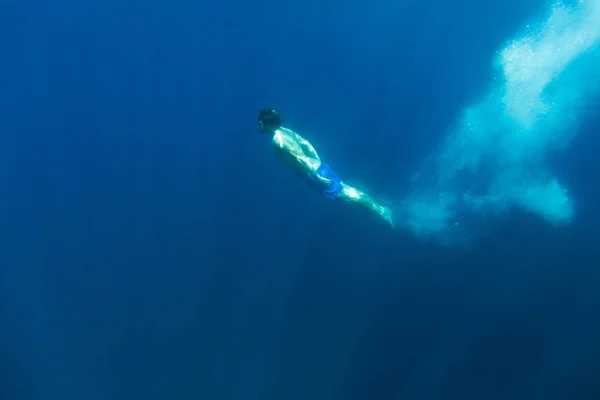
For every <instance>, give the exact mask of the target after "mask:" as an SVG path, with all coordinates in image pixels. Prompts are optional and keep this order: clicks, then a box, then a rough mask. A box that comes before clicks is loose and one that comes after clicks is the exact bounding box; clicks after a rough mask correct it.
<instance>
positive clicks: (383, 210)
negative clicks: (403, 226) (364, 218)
mask: <svg viewBox="0 0 600 400" xmlns="http://www.w3.org/2000/svg"><path fill="white" fill-rule="evenodd" d="M342 188H343V189H342V191H341V192H340V193H339V194H338V198H339V199H340V200H344V201H346V202H348V203H354V204H358V205H359V206H360V207H362V208H365V209H367V210H370V211H373V212H375V213H376V214H377V215H379V216H380V217H381V218H383V219H384V220H385V221H386V222H387V223H388V224H389V225H390V226H393V223H392V214H391V211H390V209H389V208H387V207H383V206H381V205H379V204H377V203H376V202H375V200H373V199H372V198H371V197H370V196H369V195H368V194H366V193H365V192H362V191H360V190H358V189H356V188H353V187H352V186H348V185H346V184H345V183H343V182H342Z"/></svg>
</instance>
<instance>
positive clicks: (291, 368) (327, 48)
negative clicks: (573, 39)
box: [0, 0, 600, 400]
mask: <svg viewBox="0 0 600 400" xmlns="http://www.w3.org/2000/svg"><path fill="white" fill-rule="evenodd" d="M398 3H399V2H396V1H389V0H386V1H378V2H374V3H368V2H348V1H341V0H333V1H322V0H303V1H296V2H290V1H274V0H257V1H251V2H250V1H247V2H239V1H238V2H236V1H233V0H224V1H221V2H208V1H194V2H192V1H189V0H185V1H172V2H166V1H163V2H156V1H141V0H138V1H132V2H122V1H117V0H104V1H99V0H95V1H93V2H92V1H74V0H72V1H58V2H41V1H39V2H38V1H33V0H27V1H17V0H3V1H1V2H0V188H1V195H0V226H1V230H0V398H1V399H3V400H4V399H6V400H29V399H40V400H45V399H61V400H70V399H73V400H81V399H89V400H95V399H112V400H120V399H123V400H124V399H138V398H139V399H166V398H173V399H217V400H222V399H244V400H246V399H267V400H271V399H273V400H280V399H286V400H295V399H298V400H306V399H344V400H354V399H356V400H358V399H383V400H385V399H400V398H402V399H461V400H464V399H477V400H480V399H487V400H493V399H544V400H549V399H595V400H597V399H598V398H600V384H599V383H598V379H597V378H598V376H599V375H598V374H600V372H599V371H600V362H599V360H600V313H599V311H598V309H600V291H599V290H598V288H599V287H600V272H599V271H598V267H599V266H600V263H599V262H598V259H599V256H600V254H599V253H600V247H599V246H598V239H597V238H598V235H599V234H600V229H599V228H598V224H599V223H600V216H599V215H600V213H599V212H598V211H597V207H596V203H597V202H598V201H600V195H599V194H598V191H597V189H596V186H597V182H600V168H598V167H597V161H596V160H597V155H596V154H597V152H596V151H595V149H597V147H598V146H597V142H593V140H594V137H593V134H594V133H595V132H597V131H598V126H600V121H593V120H592V121H589V122H588V124H587V125H586V126H585V127H584V130H583V132H582V133H581V135H580V136H579V137H578V139H577V140H576V141H575V143H574V144H573V146H572V147H571V149H570V151H569V153H568V154H567V155H566V157H562V158H560V159H559V160H557V163H558V164H559V168H560V171H561V174H563V175H564V176H568V181H569V182H570V183H571V185H572V191H573V194H574V196H575V198H576V199H577V201H578V218H577V220H576V222H575V223H574V224H573V225H571V226H570V227H568V228H563V229H556V228H552V227H550V226H548V225H547V224H545V223H543V222H540V221H538V220H537V219H535V218H533V217H529V216H527V215H513V216H509V217H508V218H507V219H504V220H501V221H497V225H496V227H495V229H494V230H493V233H492V234H491V235H489V236H488V237H486V238H485V239H484V240H482V241H481V242H480V243H479V244H478V245H477V246H476V247H474V248H471V249H467V250H464V249H463V250H452V249H443V248H438V247H435V246H433V245H430V244H427V243H423V242H420V241H418V240H416V239H414V238H412V237H410V236H408V235H407V234H404V233H398V232H390V231H389V230H388V229H386V227H385V226H383V224H382V223H380V222H379V221H377V220H375V219H374V218H372V217H371V216H369V215H366V214H364V213H361V212H360V211H359V210H356V209H354V208H352V207H347V206H345V205H343V204H338V203H331V202H329V201H327V200H325V199H322V198H321V197H319V196H318V195H317V194H315V193H313V192H312V191H311V190H310V188H309V187H308V186H307V185H305V184H303V183H302V182H300V181H298V180H297V179H296V177H295V176H294V175H293V174H292V173H290V172H289V171H287V170H285V169H284V168H282V167H281V165H280V164H279V162H278V161H277V160H276V159H274V157H273V156H272V152H271V150H270V148H269V143H268V140H267V139H266V138H265V137H261V136H260V134H259V133H258V131H257V129H256V115H257V112H258V111H259V110H260V109H261V108H263V107H267V106H268V107H277V108H279V109H281V111H282V112H283V113H284V117H285V118H286V121H287V125H288V126H289V127H292V128H294V129H297V130H298V131H299V132H300V133H301V134H303V135H305V136H306V137H308V138H309V139H310V140H311V141H312V142H313V143H314V144H315V145H316V146H317V149H318V150H319V152H320V153H321V154H322V155H323V156H324V157H325V158H326V159H327V160H328V161H329V162H330V163H331V164H333V165H334V167H335V168H336V169H337V170H338V171H339V173H340V174H341V175H342V176H343V177H344V178H346V177H347V178H348V180H350V181H352V182H354V183H357V184H358V185H363V186H368V187H369V188H370V190H371V191H372V192H373V193H374V194H379V197H380V198H383V199H384V200H387V201H388V202H392V203H393V202H395V201H398V200H399V199H400V198H401V196H402V194H403V193H404V192H405V190H406V188H407V186H408V183H409V178H410V175H411V173H412V172H413V171H414V170H415V169H416V168H417V167H418V165H419V162H420V161H421V160H422V159H423V158H424V157H425V156H426V155H427V154H428V153H429V152H430V151H431V150H432V149H433V147H434V146H435V144H436V143H437V142H438V141H439V140H440V138H442V137H443V135H444V133H445V132H446V130H447V128H448V126H450V125H452V124H453V123H454V122H455V120H456V117H457V116H458V115H459V113H460V111H461V110H462V108H463V107H464V106H465V105H466V104H468V103H469V102H470V101H472V99H473V98H475V97H476V96H478V95H480V94H481V93H483V91H484V90H485V89H486V87H487V85H488V83H489V81H490V79H491V77H492V74H493V70H492V67H491V66H492V60H493V57H494V52H495V51H496V50H497V49H498V48H499V47H501V46H502V44H503V43H504V42H505V41H506V40H507V39H509V38H511V37H513V36H514V35H515V34H517V33H518V32H519V29H520V28H522V27H523V24H524V23H525V22H526V21H527V20H528V18H530V17H532V16H534V15H535V14H536V13H539V12H540V11H541V10H543V9H544V7H546V4H545V2H541V1H530V2H522V1H517V0H515V1H512V2H487V1H475V0H458V1H452V2H448V1H444V2H440V1H412V2H404V3H402V4H398ZM574 160H577V162H574Z"/></svg>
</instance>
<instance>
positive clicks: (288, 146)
mask: <svg viewBox="0 0 600 400" xmlns="http://www.w3.org/2000/svg"><path fill="white" fill-rule="evenodd" d="M273 149H274V151H275V155H276V156H277V158H279V159H280V160H281V161H283V163H284V164H285V165H286V166H288V167H289V168H290V169H292V170H293V171H294V172H296V173H297V174H298V175H300V176H301V177H302V178H304V179H308V177H309V176H310V175H311V172H312V173H313V174H314V171H309V170H307V169H306V168H305V167H304V166H303V165H302V164H301V163H300V162H299V161H298V158H304V159H306V158H307V156H306V154H304V151H303V150H302V147H301V146H300V145H299V144H298V142H296V140H295V139H294V138H293V137H292V136H291V135H288V134H286V132H285V131H284V130H277V132H276V133H275V134H274V135H273ZM311 160H313V159H311ZM319 161H320V160H313V163H316V162H319ZM310 164H312V163H310ZM319 164H320V162H319Z"/></svg>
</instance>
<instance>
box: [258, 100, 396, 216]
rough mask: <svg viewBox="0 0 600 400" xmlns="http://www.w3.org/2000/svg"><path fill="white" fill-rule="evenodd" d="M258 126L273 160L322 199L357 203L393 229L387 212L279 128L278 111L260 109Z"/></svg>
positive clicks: (302, 142) (305, 143)
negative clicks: (266, 137)
mask: <svg viewBox="0 0 600 400" xmlns="http://www.w3.org/2000/svg"><path fill="white" fill-rule="evenodd" d="M258 127H259V129H260V131H261V132H262V133H263V134H268V135H272V137H273V138H272V142H273V145H274V148H275V154H276V155H277V157H278V158H280V159H281V160H282V161H283V162H284V163H285V164H286V165H287V166H288V167H290V168H291V169H292V170H293V171H294V172H296V173H297V174H299V175H300V176H301V177H302V178H303V179H305V180H306V181H308V183H309V184H310V185H311V186H312V187H314V188H315V189H317V190H318V191H320V192H321V193H323V194H324V195H325V197H327V198H330V199H340V200H343V201H346V202H348V203H353V204H357V205H358V206H360V207H362V208H365V209H367V210H370V211H372V212H374V213H375V214H377V215H378V216H380V217H381V218H383V219H384V220H385V222H386V223H387V224H388V225H389V226H390V227H393V222H392V215H391V211H390V209H389V208H387V207H383V206H381V205H379V204H377V203H376V202H375V201H374V200H373V199H372V198H371V197H369V195H367V194H366V193H364V192H361V191H360V190H358V189H356V188H353V187H352V186H348V185H347V184H346V183H344V182H342V181H341V180H340V178H339V177H338V176H337V175H336V173H335V172H334V171H333V170H332V169H331V168H330V167H329V165H328V164H327V163H325V162H323V161H321V158H320V157H319V155H318V154H317V152H316V150H315V148H314V147H313V146H312V145H311V144H310V143H309V142H308V140H306V139H304V138H303V137H302V136H300V135H298V134H297V133H296V132H294V131H292V130H291V129H287V128H284V127H283V126H281V116H280V114H279V112H277V111H276V110H272V109H264V110H262V111H261V112H260V113H259V115H258Z"/></svg>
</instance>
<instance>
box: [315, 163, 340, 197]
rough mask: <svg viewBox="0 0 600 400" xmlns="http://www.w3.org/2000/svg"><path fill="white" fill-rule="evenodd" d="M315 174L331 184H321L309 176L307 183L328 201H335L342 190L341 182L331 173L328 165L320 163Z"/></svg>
mask: <svg viewBox="0 0 600 400" xmlns="http://www.w3.org/2000/svg"><path fill="white" fill-rule="evenodd" d="M317 174H319V176H321V177H323V178H325V179H329V180H330V181H331V182H330V183H323V182H321V181H320V180H318V179H316V178H314V177H312V176H311V177H310V178H309V183H310V184H311V186H312V187H314V188H315V189H317V190H318V191H320V192H321V193H323V195H324V196H325V197H327V198H328V199H335V198H336V197H337V196H338V195H339V194H340V192H341V191H342V190H343V189H344V187H343V186H342V180H341V179H340V177H339V176H337V174H336V173H335V172H333V170H332V169H331V167H330V166H329V164H326V163H324V162H322V163H321V166H320V167H319V169H317Z"/></svg>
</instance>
